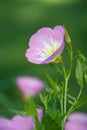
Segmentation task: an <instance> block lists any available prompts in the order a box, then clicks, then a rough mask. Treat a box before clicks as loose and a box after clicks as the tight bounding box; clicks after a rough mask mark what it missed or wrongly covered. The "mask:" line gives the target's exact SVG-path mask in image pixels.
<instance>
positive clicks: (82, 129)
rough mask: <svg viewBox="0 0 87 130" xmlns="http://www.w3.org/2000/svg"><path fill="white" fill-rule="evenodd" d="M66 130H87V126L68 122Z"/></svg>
mask: <svg viewBox="0 0 87 130" xmlns="http://www.w3.org/2000/svg"><path fill="white" fill-rule="evenodd" d="M65 130H87V125H81V124H75V123H72V122H67V123H66V124H65Z"/></svg>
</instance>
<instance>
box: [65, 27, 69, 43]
mask: <svg viewBox="0 0 87 130" xmlns="http://www.w3.org/2000/svg"><path fill="white" fill-rule="evenodd" d="M64 30H65V40H66V42H67V43H68V44H69V43H71V38H70V36H69V33H68V31H67V30H66V29H65V28H64Z"/></svg>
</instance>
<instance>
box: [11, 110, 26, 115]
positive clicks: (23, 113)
mask: <svg viewBox="0 0 87 130" xmlns="http://www.w3.org/2000/svg"><path fill="white" fill-rule="evenodd" d="M9 111H10V112H11V113H13V114H17V115H21V116H26V113H25V112H21V111H19V110H15V109H10V110H9Z"/></svg>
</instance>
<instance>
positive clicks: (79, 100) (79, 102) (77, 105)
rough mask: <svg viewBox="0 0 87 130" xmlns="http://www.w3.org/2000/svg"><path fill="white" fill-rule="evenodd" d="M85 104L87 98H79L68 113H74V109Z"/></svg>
mask: <svg viewBox="0 0 87 130" xmlns="http://www.w3.org/2000/svg"><path fill="white" fill-rule="evenodd" d="M86 102H87V97H83V98H80V99H78V100H77V101H76V103H75V104H74V105H73V106H72V107H71V109H70V111H69V113H71V112H72V111H74V110H75V109H77V108H79V107H80V106H81V105H82V104H84V103H86Z"/></svg>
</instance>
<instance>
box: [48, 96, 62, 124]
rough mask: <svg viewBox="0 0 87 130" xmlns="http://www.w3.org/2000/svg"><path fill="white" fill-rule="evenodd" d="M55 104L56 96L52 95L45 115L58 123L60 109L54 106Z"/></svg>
mask: <svg viewBox="0 0 87 130" xmlns="http://www.w3.org/2000/svg"><path fill="white" fill-rule="evenodd" d="M56 106H57V105H56V98H55V97H53V98H52V99H51V101H50V102H49V104H48V106H47V115H49V116H50V117H51V119H52V120H55V121H56V122H57V123H58V122H59V119H60V111H59V109H57V108H56Z"/></svg>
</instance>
